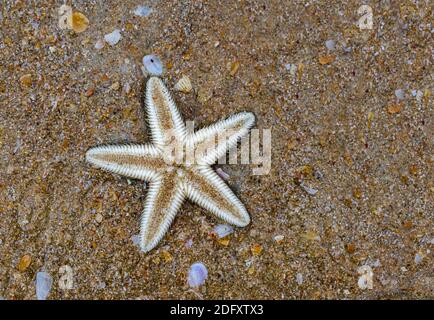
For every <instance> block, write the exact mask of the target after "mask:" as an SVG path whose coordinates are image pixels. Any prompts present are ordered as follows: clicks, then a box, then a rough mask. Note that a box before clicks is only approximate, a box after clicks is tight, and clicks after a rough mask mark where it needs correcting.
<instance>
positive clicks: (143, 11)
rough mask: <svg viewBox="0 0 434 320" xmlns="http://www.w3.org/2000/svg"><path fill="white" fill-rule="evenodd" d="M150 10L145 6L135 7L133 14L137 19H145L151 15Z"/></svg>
mask: <svg viewBox="0 0 434 320" xmlns="http://www.w3.org/2000/svg"><path fill="white" fill-rule="evenodd" d="M151 12H152V9H151V8H149V7H146V6H137V8H136V9H135V10H134V14H135V15H136V16H139V17H147V16H149V15H150V14H151Z"/></svg>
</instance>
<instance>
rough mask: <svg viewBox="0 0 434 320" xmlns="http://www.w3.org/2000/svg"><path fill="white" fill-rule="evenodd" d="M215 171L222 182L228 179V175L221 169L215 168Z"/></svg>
mask: <svg viewBox="0 0 434 320" xmlns="http://www.w3.org/2000/svg"><path fill="white" fill-rule="evenodd" d="M215 171H216V173H217V174H218V175H219V177H220V178H222V179H223V180H228V179H229V178H230V175H228V174H227V173H226V172H224V171H223V169H222V168H217V169H216V170H215Z"/></svg>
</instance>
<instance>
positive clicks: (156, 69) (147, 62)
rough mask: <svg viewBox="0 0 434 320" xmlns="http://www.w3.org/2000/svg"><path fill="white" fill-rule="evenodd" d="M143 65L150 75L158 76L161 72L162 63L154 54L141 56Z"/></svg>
mask: <svg viewBox="0 0 434 320" xmlns="http://www.w3.org/2000/svg"><path fill="white" fill-rule="evenodd" d="M143 66H144V67H145V69H146V71H147V72H148V73H150V74H151V75H156V76H159V75H161V74H162V73H163V64H162V63H161V60H160V58H158V57H157V56H156V55H153V54H149V55H146V56H144V57H143Z"/></svg>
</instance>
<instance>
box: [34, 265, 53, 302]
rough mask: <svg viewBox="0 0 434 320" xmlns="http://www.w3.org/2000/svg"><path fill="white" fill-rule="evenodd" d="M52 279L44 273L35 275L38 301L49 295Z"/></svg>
mask: <svg viewBox="0 0 434 320" xmlns="http://www.w3.org/2000/svg"><path fill="white" fill-rule="evenodd" d="M52 284H53V279H52V278H51V276H50V275H49V274H48V273H47V272H44V271H41V272H38V273H37V274H36V298H37V299H38V300H45V299H46V298H47V296H48V295H49V293H50V290H51V285H52Z"/></svg>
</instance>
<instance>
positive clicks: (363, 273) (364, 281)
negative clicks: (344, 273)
mask: <svg viewBox="0 0 434 320" xmlns="http://www.w3.org/2000/svg"><path fill="white" fill-rule="evenodd" d="M357 272H358V274H360V278H359V281H358V282H357V284H358V286H359V288H360V289H362V290H365V289H372V288H373V287H374V280H373V277H374V272H373V271H372V268H371V267H370V266H367V265H365V266H361V267H360V268H358V269H357Z"/></svg>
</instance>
